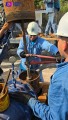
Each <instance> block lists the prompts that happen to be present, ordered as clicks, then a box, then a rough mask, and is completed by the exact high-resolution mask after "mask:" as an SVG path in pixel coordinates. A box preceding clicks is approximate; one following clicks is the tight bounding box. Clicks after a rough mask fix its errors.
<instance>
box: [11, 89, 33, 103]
mask: <svg viewBox="0 0 68 120" xmlns="http://www.w3.org/2000/svg"><path fill="white" fill-rule="evenodd" d="M9 96H10V97H11V98H13V99H15V100H16V101H18V102H21V103H24V104H27V103H28V101H29V99H30V98H31V97H33V96H31V95H29V94H28V93H23V92H19V91H18V92H12V93H11V94H10V93H9ZM33 98H35V97H33Z"/></svg>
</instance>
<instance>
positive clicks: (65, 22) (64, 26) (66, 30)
mask: <svg viewBox="0 0 68 120" xmlns="http://www.w3.org/2000/svg"><path fill="white" fill-rule="evenodd" d="M57 35H58V36H64V37H68V12H67V13H65V14H64V15H63V17H62V18H61V19H60V21H59V25H58V29H57Z"/></svg>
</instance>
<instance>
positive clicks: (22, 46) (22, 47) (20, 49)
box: [17, 38, 24, 57]
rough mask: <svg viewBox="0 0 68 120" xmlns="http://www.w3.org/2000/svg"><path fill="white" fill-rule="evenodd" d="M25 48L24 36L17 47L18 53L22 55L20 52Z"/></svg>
mask: <svg viewBox="0 0 68 120" xmlns="http://www.w3.org/2000/svg"><path fill="white" fill-rule="evenodd" d="M23 50H24V44H23V38H22V39H21V40H20V43H19V47H18V49H17V54H18V56H19V57H20V53H21V52H22V51H23Z"/></svg>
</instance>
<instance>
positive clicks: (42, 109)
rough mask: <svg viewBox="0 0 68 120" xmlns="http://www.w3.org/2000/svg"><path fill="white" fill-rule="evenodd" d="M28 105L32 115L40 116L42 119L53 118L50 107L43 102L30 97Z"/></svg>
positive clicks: (50, 119)
mask: <svg viewBox="0 0 68 120" xmlns="http://www.w3.org/2000/svg"><path fill="white" fill-rule="evenodd" d="M28 105H29V106H30V107H31V109H32V110H33V113H34V115H35V116H37V117H38V118H41V119H42V120H53V119H52V115H51V112H50V108H49V106H47V105H46V104H45V103H41V102H40V101H38V100H36V99H34V98H30V100H29V102H28Z"/></svg>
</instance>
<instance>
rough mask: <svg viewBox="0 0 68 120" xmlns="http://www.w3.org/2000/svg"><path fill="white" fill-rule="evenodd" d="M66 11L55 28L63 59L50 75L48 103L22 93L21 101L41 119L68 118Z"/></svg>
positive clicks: (67, 31)
mask: <svg viewBox="0 0 68 120" xmlns="http://www.w3.org/2000/svg"><path fill="white" fill-rule="evenodd" d="M67 18H68V12H67V13H65V14H64V15H63V17H62V18H61V19H60V21H59V25H58V29H57V36H58V37H57V40H58V49H59V52H60V54H61V56H62V57H64V58H65V61H64V62H62V63H59V64H57V70H56V71H55V73H54V74H53V75H52V76H51V80H50V86H49V90H48V105H46V104H45V103H41V102H40V101H39V100H37V99H35V98H32V97H31V96H29V95H28V96H27V95H25V94H22V98H23V99H22V102H25V104H28V105H29V106H30V108H31V109H32V110H33V113H34V114H35V116H37V117H38V118H41V120H68V20H67Z"/></svg>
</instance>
